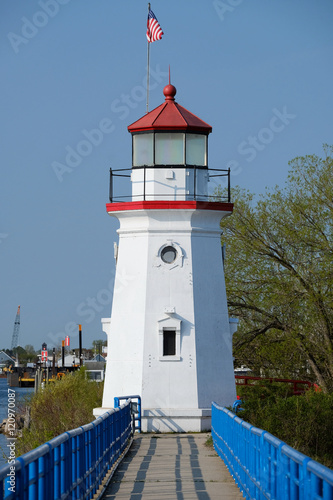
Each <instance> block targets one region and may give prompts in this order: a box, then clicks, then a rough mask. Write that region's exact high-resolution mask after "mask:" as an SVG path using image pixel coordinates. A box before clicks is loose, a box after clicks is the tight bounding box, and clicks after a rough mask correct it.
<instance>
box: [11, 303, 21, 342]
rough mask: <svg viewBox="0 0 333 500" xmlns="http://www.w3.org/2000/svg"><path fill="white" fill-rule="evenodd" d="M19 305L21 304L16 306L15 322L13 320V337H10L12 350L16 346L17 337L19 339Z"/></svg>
mask: <svg viewBox="0 0 333 500" xmlns="http://www.w3.org/2000/svg"><path fill="white" fill-rule="evenodd" d="M20 307H21V306H18V308H17V313H16V318H15V322H14V331H13V337H12V350H13V349H15V348H16V347H17V346H18V339H19V333H20Z"/></svg>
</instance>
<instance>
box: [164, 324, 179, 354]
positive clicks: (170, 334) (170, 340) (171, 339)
mask: <svg viewBox="0 0 333 500" xmlns="http://www.w3.org/2000/svg"><path fill="white" fill-rule="evenodd" d="M175 355H176V330H163V356H175Z"/></svg>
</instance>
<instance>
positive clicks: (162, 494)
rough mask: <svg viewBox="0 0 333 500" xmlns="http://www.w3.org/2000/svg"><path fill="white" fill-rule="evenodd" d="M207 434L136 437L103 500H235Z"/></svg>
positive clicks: (236, 496)
mask: <svg viewBox="0 0 333 500" xmlns="http://www.w3.org/2000/svg"><path fill="white" fill-rule="evenodd" d="M208 437H209V434H208V433H202V434H138V435H137V436H136V437H135V439H134V442H133V445H132V447H131V449H130V451H129V452H128V454H127V455H126V457H125V458H124V460H123V462H122V463H121V464H120V465H119V467H118V469H117V471H116V473H115V474H114V476H113V478H112V481H111V482H110V484H109V486H108V488H107V490H106V492H105V495H104V496H103V499H108V500H111V499H117V500H120V499H129V500H144V499H153V500H163V499H169V500H170V499H171V500H173V499H175V500H187V499H188V500H196V499H198V500H210V499H211V500H214V499H218V500H229V499H230V500H238V499H241V498H243V496H242V494H241V492H240V491H239V489H238V487H237V486H236V484H235V482H234V480H233V479H232V477H231V476H230V474H229V472H228V470H227V468H226V467H225V465H224V463H223V462H222V460H221V459H220V458H219V457H218V456H217V454H216V452H215V450H214V449H213V448H212V447H208V446H206V444H205V443H206V441H207V439H208Z"/></svg>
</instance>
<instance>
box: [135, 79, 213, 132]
mask: <svg viewBox="0 0 333 500" xmlns="http://www.w3.org/2000/svg"><path fill="white" fill-rule="evenodd" d="M176 92H177V90H176V87H174V86H173V85H171V84H170V83H169V85H166V87H164V89H163V94H164V95H165V102H164V103H163V104H161V105H160V106H158V107H157V108H155V109H153V111H150V113H147V114H146V115H144V116H143V117H142V118H139V120H137V121H136V122H134V123H132V124H131V125H129V126H128V131H129V132H131V133H135V132H144V131H148V130H184V131H187V132H203V133H206V134H209V133H210V132H211V131H212V127H211V126H210V125H208V123H206V122H204V121H203V120H201V119H200V118H198V117H197V116H195V115H194V114H193V113H191V112H190V111H188V110H187V109H185V108H183V106H180V104H177V103H176V102H175V95H176Z"/></svg>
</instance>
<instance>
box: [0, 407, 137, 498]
mask: <svg viewBox="0 0 333 500" xmlns="http://www.w3.org/2000/svg"><path fill="white" fill-rule="evenodd" d="M130 410H131V407H130V401H126V402H125V403H124V404H122V405H121V406H119V408H115V409H111V410H108V411H106V412H105V413H104V414H103V415H101V416H100V417H98V418H97V419H96V420H94V421H93V422H90V423H88V424H85V425H83V426H81V427H77V428H76V429H72V430H70V431H67V432H64V433H63V434H60V435H59V436H56V437H55V438H53V439H51V440H50V441H48V442H46V443H44V444H42V445H40V446H39V447H38V448H35V449H34V450H31V451H29V452H28V453H25V454H24V455H22V456H20V457H18V458H17V459H16V460H15V463H14V464H12V463H11V464H9V463H8V464H6V465H4V466H2V467H1V468H0V500H2V499H3V498H5V499H6V500H7V499H8V500H12V499H16V498H19V499H21V498H29V500H33V499H35V498H36V499H37V498H38V499H41V500H48V499H49V498H54V499H58V498H59V499H60V498H67V497H68V498H69V497H70V498H72V496H71V494H72V492H73V495H74V497H75V498H92V497H93V495H94V494H95V493H96V491H97V489H98V488H99V486H100V485H101V483H102V481H103V479H104V477H105V476H106V474H107V472H108V470H109V469H111V468H112V467H113V466H114V464H115V463H116V462H117V460H118V459H119V457H120V456H121V454H122V453H123V452H124V450H125V449H126V447H127V446H128V444H129V439H130V436H131V434H132V418H131V411H130ZM11 467H12V468H13V467H14V470H15V480H14V482H15V486H14V489H15V491H14V492H13V491H11V490H9V487H10V482H9V481H10V477H9V476H8V474H9V473H10V471H11V470H13V469H11ZM74 492H75V493H74ZM74 497H73V498H74Z"/></svg>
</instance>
